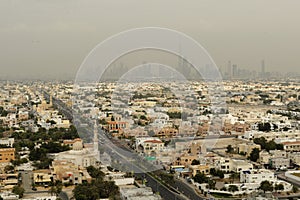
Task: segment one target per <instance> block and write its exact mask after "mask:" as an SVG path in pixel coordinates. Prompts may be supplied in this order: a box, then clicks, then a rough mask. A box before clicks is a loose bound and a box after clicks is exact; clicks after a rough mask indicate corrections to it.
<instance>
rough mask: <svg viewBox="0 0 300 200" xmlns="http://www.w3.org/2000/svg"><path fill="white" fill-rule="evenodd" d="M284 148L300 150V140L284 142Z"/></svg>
mask: <svg viewBox="0 0 300 200" xmlns="http://www.w3.org/2000/svg"><path fill="white" fill-rule="evenodd" d="M282 144H283V148H284V150H286V151H291V152H293V151H300V141H295V142H283V143H282Z"/></svg>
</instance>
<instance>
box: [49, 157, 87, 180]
mask: <svg viewBox="0 0 300 200" xmlns="http://www.w3.org/2000/svg"><path fill="white" fill-rule="evenodd" d="M50 169H51V174H52V176H53V179H54V181H61V182H62V183H68V184H74V185H77V184H82V183H84V182H89V183H90V182H91V180H92V177H91V176H90V175H89V173H88V172H87V170H86V169H85V168H82V167H79V166H76V165H75V164H74V163H72V162H70V161H66V160H55V161H53V162H52V166H51V167H50Z"/></svg>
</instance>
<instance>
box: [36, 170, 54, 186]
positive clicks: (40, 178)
mask: <svg viewBox="0 0 300 200" xmlns="http://www.w3.org/2000/svg"><path fill="white" fill-rule="evenodd" d="M52 180H53V177H52V174H51V171H50V170H37V171H34V172H33V183H34V184H36V185H44V186H45V185H49V184H50V183H51V182H52Z"/></svg>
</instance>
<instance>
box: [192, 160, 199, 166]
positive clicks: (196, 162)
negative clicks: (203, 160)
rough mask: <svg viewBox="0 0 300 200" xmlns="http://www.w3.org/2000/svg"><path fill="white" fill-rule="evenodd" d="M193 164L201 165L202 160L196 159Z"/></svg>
mask: <svg viewBox="0 0 300 200" xmlns="http://www.w3.org/2000/svg"><path fill="white" fill-rule="evenodd" d="M192 165H200V161H199V160H196V159H194V160H193V161H192Z"/></svg>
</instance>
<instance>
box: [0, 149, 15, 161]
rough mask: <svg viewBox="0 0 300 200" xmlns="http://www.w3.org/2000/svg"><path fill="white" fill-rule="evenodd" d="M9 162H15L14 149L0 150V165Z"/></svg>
mask: <svg viewBox="0 0 300 200" xmlns="http://www.w3.org/2000/svg"><path fill="white" fill-rule="evenodd" d="M11 160H15V148H1V149H0V163H3V162H10V161H11Z"/></svg>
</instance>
